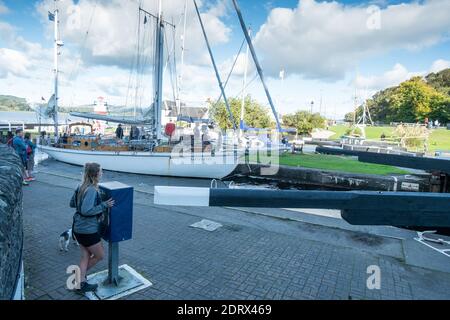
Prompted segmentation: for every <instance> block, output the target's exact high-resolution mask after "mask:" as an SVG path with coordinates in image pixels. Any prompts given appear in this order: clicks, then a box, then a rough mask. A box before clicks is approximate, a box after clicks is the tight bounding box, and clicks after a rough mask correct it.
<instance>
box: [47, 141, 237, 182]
mask: <svg viewBox="0 0 450 320" xmlns="http://www.w3.org/2000/svg"><path fill="white" fill-rule="evenodd" d="M40 150H41V151H43V152H45V153H47V154H48V155H49V156H50V157H52V158H54V159H55V160H58V161H61V162H66V163H70V164H75V165H81V166H82V165H84V164H85V163H86V162H97V163H99V164H100V165H101V166H102V168H103V169H106V170H112V171H119V172H129V173H137V174H149V175H159V176H173V177H194V178H214V179H221V178H223V177H225V176H227V175H229V174H230V173H231V172H233V170H234V169H235V168H236V166H237V163H238V161H237V159H236V158H235V155H234V153H233V152H230V153H221V154H215V155H214V156H211V155H209V156H208V155H206V154H204V153H192V154H191V155H189V156H188V157H185V158H183V157H174V156H173V155H172V154H171V153H163V152H158V153H156V152H153V153H149V152H133V151H121V152H115V151H89V150H86V151H84V150H73V149H62V148H55V147H51V146H40Z"/></svg>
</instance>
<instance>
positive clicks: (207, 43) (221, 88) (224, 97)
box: [193, 0, 236, 130]
mask: <svg viewBox="0 0 450 320" xmlns="http://www.w3.org/2000/svg"><path fill="white" fill-rule="evenodd" d="M193 1H194V5H195V11H196V12H197V16H198V20H199V21H200V26H201V28H202V32H203V37H204V38H205V42H206V46H207V47H208V52H209V57H210V58H211V63H212V65H213V67H214V71H215V73H216V78H217V82H218V83H219V87H220V91H221V92H222V96H223V100H224V101H225V106H226V108H227V111H228V115H229V118H230V121H231V125H232V126H233V129H235V130H236V123H235V122H234V117H233V113H232V112H231V108H230V105H229V104H228V99H227V96H226V95H225V89H224V87H223V84H222V80H221V79H220V75H219V70H218V69H217V65H216V61H215V60H214V56H213V54H212V51H211V46H210V45H209V41H208V36H207V35H206V31H205V27H204V25H203V21H202V17H201V16H200V11H198V6H197V2H196V1H195V0H193Z"/></svg>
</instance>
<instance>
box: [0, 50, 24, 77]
mask: <svg viewBox="0 0 450 320" xmlns="http://www.w3.org/2000/svg"><path fill="white" fill-rule="evenodd" d="M29 67H30V61H29V60H28V58H27V57H26V55H24V54H23V53H22V52H20V51H16V50H11V49H7V48H0V78H6V77H7V76H8V75H10V74H11V75H16V76H21V77H27V76H28V75H27V74H28V68H29Z"/></svg>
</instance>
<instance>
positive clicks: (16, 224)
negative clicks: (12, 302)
mask: <svg viewBox="0 0 450 320" xmlns="http://www.w3.org/2000/svg"><path fill="white" fill-rule="evenodd" d="M22 241H23V224H22V165H21V161H20V159H19V157H18V156H17V155H16V153H15V152H14V150H12V149H11V148H9V147H7V146H6V145H3V144H0V300H5V299H6V300H8V299H11V297H12V295H13V293H14V290H15V285H16V280H17V277H18V273H19V272H20V270H19V269H20V264H21V255H22Z"/></svg>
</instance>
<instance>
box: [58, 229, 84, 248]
mask: <svg viewBox="0 0 450 320" xmlns="http://www.w3.org/2000/svg"><path fill="white" fill-rule="evenodd" d="M70 238H72V240H73V243H75V244H76V245H77V246H78V245H79V244H78V241H77V239H76V238H75V235H74V234H73V233H72V228H70V229H67V230H66V231H64V232H63V233H61V234H60V235H59V249H60V250H61V251H69V243H70Z"/></svg>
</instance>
